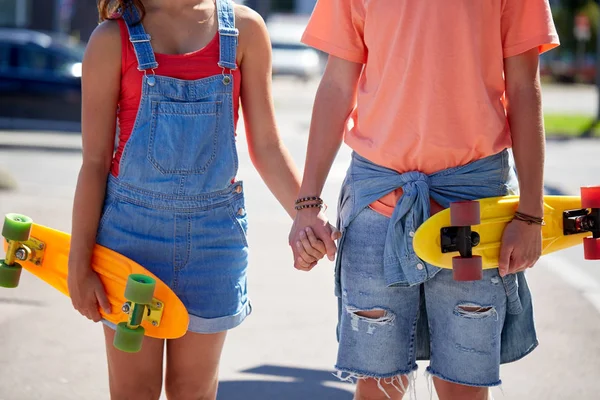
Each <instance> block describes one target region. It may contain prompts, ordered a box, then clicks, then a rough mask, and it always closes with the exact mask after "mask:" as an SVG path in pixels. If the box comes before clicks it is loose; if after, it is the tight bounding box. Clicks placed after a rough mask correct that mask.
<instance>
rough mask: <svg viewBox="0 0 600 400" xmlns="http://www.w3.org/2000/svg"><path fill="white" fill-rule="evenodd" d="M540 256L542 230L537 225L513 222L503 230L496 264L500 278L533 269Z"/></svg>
mask: <svg viewBox="0 0 600 400" xmlns="http://www.w3.org/2000/svg"><path fill="white" fill-rule="evenodd" d="M541 254H542V229H541V226H539V225H535V224H532V225H528V224H527V223H526V222H522V221H518V220H513V221H512V222H510V223H509V224H508V225H507V226H506V228H505V229H504V233H503V235H502V245H501V249H500V257H499V260H498V261H499V262H498V264H499V265H498V267H499V273H500V276H502V277H504V276H506V275H508V274H514V273H517V272H520V271H524V270H526V269H527V268H531V267H533V265H534V264H535V263H536V262H537V261H538V259H539V258H540V256H541Z"/></svg>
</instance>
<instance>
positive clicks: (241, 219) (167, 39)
mask: <svg viewBox="0 0 600 400" xmlns="http://www.w3.org/2000/svg"><path fill="white" fill-rule="evenodd" d="M99 9H100V11H101V17H102V19H103V20H104V21H103V22H102V23H101V24H100V25H99V26H98V28H97V29H96V31H95V32H94V34H93V35H92V37H91V39H90V42H89V45H88V48H87V51H86V55H85V59H84V63H83V97H84V102H83V112H82V120H83V121H82V122H83V165H82V168H81V172H80V177H79V181H78V184H77V189H76V195H75V203H74V209H73V228H72V233H73V235H72V237H73V241H72V246H71V254H70V260H69V291H70V294H71V297H72V301H73V305H74V307H75V308H76V309H77V310H78V311H79V312H80V313H81V314H83V315H84V316H86V317H87V318H89V319H91V320H93V321H95V322H98V321H100V320H101V317H100V314H99V312H98V308H99V307H102V308H104V310H105V311H106V312H111V311H112V312H118V311H119V310H110V304H108V302H107V300H106V296H105V294H104V291H103V288H102V285H101V283H100V281H99V279H98V277H97V275H96V274H95V273H94V272H93V271H92V270H91V269H90V268H89V265H90V257H91V249H92V247H93V245H94V244H95V243H98V244H100V245H102V246H105V247H108V248H110V249H112V250H115V251H117V252H119V253H121V254H123V255H125V256H127V257H129V258H131V259H132V260H134V261H136V262H138V263H140V264H141V265H142V266H144V267H145V268H147V269H148V270H150V271H151V272H152V273H154V274H155V275H156V276H157V277H158V278H159V279H161V280H162V281H163V282H165V283H167V284H168V285H169V286H170V287H171V288H172V289H173V290H174V292H175V293H176V294H177V295H178V296H179V298H180V299H181V300H182V301H183V303H184V305H185V306H186V308H187V310H188V312H189V315H190V323H189V331H188V333H187V334H186V335H185V336H183V337H182V338H180V339H175V340H169V341H167V342H166V343H165V341H164V340H159V339H151V338H148V337H146V338H145V339H144V343H143V346H142V349H141V351H140V352H139V353H134V354H131V353H125V352H121V351H119V350H117V349H115V348H114V347H113V346H112V342H113V339H114V335H115V333H114V328H115V327H114V326H111V325H110V324H109V323H108V322H106V321H103V322H104V323H105V326H104V333H105V338H106V349H107V356H108V366H109V368H108V371H109V382H110V391H111V397H112V398H117V399H124V398H127V399H134V398H139V399H144V400H148V399H158V398H159V397H160V393H161V389H162V375H163V351H164V349H165V347H166V362H167V368H166V381H165V389H166V393H167V395H168V396H169V398H174V399H184V398H190V399H191V398H194V399H200V398H201V399H211V398H215V397H216V392H217V382H218V378H217V377H218V366H219V359H220V355H221V351H222V347H223V343H224V340H225V335H226V331H227V330H229V329H232V328H234V327H237V326H239V325H240V324H241V323H242V321H244V320H245V318H246V317H247V316H248V315H249V314H250V313H251V309H252V307H251V303H250V300H249V297H248V291H247V284H246V269H247V265H248V242H247V238H246V233H247V215H246V207H245V204H244V188H243V184H242V182H241V181H238V180H236V175H237V172H238V158H237V149H236V139H235V127H236V124H237V114H238V108H239V107H238V106H239V103H240V100H241V102H242V103H243V105H244V117H245V122H246V124H245V125H246V131H247V135H248V143H249V147H250V153H251V156H252V160H253V163H254V165H255V167H256V168H257V169H258V171H259V173H260V174H261V176H262V177H263V178H264V180H265V182H266V184H267V185H268V187H269V188H270V189H271V191H272V192H273V193H274V195H275V196H276V197H277V198H278V200H279V201H280V202H281V204H282V206H283V207H284V208H285V209H286V210H287V211H288V213H289V215H290V216H292V217H293V216H294V213H295V210H294V200H295V198H296V196H297V193H298V190H299V185H300V180H299V174H298V172H297V171H296V169H295V167H294V165H293V163H292V161H291V158H290V156H289V155H288V153H287V150H286V149H285V148H284V146H283V145H282V144H281V141H280V139H279V136H278V132H277V129H276V127H275V122H274V116H273V105H272V101H271V95H270V77H271V69H270V57H271V53H270V44H269V40H268V36H267V33H266V32H267V31H266V29H265V25H264V22H263V21H262V19H261V18H260V17H259V16H258V14H256V13H255V12H253V11H252V10H250V9H248V8H246V7H243V6H239V5H234V4H233V2H232V1H231V0H194V1H189V0H177V1H174V0H169V1H165V0H144V1H143V2H142V1H139V0H136V1H133V0H121V1H110V0H106V1H100V5H99ZM114 12H117V14H116V15H114V14H113V13H114ZM146 28H147V29H148V32H149V33H147V32H146ZM119 43H121V46H119V45H118V44H119ZM119 48H120V50H119ZM198 48H200V50H197V49H198ZM155 49H159V50H160V51H161V52H155ZM181 53H184V54H181ZM242 76H243V80H242ZM117 110H118V126H119V129H120V132H119V141H118V142H119V146H118V147H117V150H116V152H114V154H113V149H114V135H115V117H116V115H117ZM321 250H322V249H321ZM322 251H324V250H322ZM315 254H317V256H318V254H319V250H317V251H316V253H315ZM315 261H316V259H315Z"/></svg>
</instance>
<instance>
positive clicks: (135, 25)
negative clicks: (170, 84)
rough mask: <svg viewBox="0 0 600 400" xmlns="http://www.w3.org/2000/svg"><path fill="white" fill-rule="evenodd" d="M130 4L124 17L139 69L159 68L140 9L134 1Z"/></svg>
mask: <svg viewBox="0 0 600 400" xmlns="http://www.w3.org/2000/svg"><path fill="white" fill-rule="evenodd" d="M129 4H130V5H129V6H128V7H126V8H125V10H124V12H123V19H124V20H125V22H126V24H127V31H128V32H129V41H130V42H131V43H132V44H133V49H134V52H135V56H136V58H137V61H138V70H140V71H144V72H145V71H146V70H148V69H151V70H154V69H156V68H158V63H157V62H156V59H155V58H154V50H152V45H151V44H150V40H151V37H150V35H148V34H147V33H146V31H145V30H144V26H143V25H142V23H141V19H140V18H141V17H140V13H139V11H138V9H137V8H136V7H135V6H134V5H133V4H132V3H129Z"/></svg>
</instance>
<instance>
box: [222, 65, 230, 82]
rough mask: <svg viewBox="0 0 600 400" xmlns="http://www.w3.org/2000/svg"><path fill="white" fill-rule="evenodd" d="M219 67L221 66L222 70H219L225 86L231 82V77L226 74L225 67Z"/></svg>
mask: <svg viewBox="0 0 600 400" xmlns="http://www.w3.org/2000/svg"><path fill="white" fill-rule="evenodd" d="M221 68H223V71H222V72H221V74H222V75H223V85H225V86H227V85H229V84H230V83H231V77H229V76H228V75H226V74H225V70H226V68H225V67H221ZM230 71H231V70H230Z"/></svg>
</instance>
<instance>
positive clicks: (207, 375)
mask: <svg viewBox="0 0 600 400" xmlns="http://www.w3.org/2000/svg"><path fill="white" fill-rule="evenodd" d="M225 337H226V332H221V333H215V334H199V333H192V332H188V333H187V334H186V335H185V336H183V337H181V338H179V339H173V340H168V341H167V374H166V379H165V390H166V392H167V397H168V398H169V400H188V399H189V400H214V399H216V397H217V387H218V382H219V362H220V359H221V352H222V350H223V345H224V343H225Z"/></svg>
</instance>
